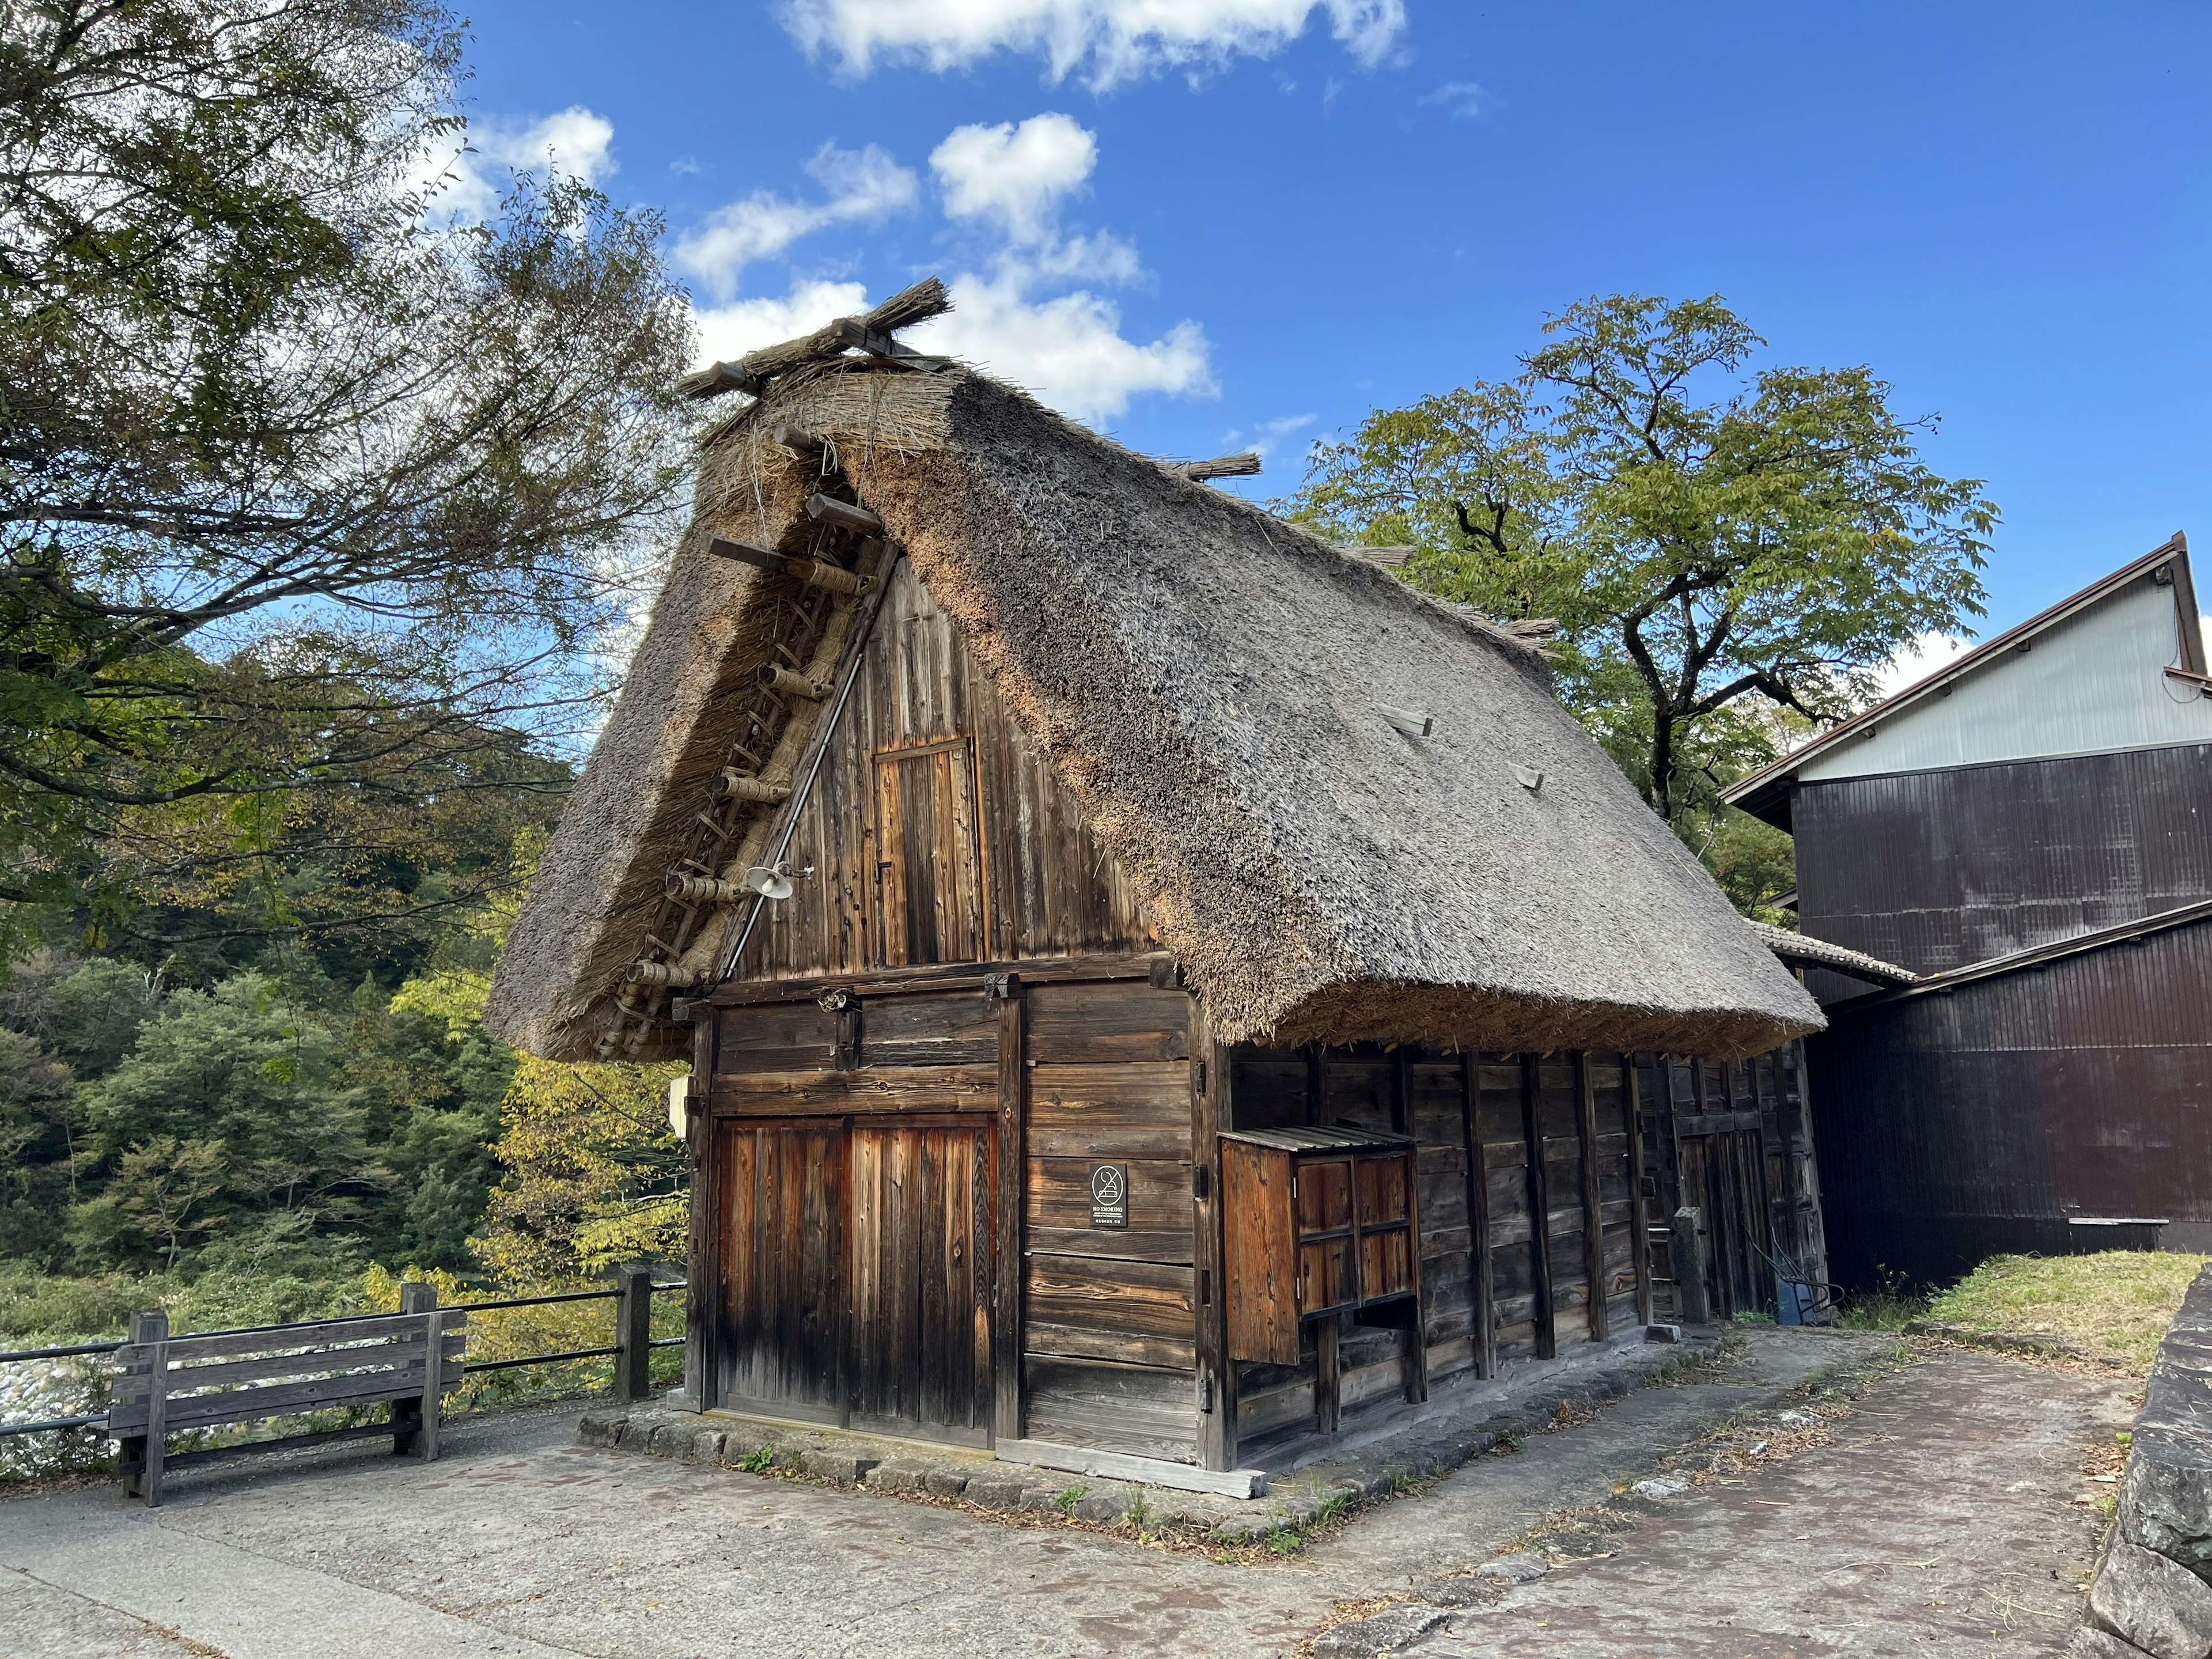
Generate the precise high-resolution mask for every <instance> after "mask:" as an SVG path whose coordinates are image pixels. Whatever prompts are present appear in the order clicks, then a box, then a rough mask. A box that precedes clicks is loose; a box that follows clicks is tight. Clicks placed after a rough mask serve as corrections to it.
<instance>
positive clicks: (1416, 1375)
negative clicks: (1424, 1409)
mask: <svg viewBox="0 0 2212 1659" xmlns="http://www.w3.org/2000/svg"><path fill="white" fill-rule="evenodd" d="M1412 1122H1413V1045H1412V1044H1410V1043H1407V1042H1401V1043H1399V1044H1397V1045H1396V1046H1395V1047H1394V1048H1392V1049H1391V1050H1390V1130H1391V1133H1393V1134H1401V1135H1402V1134H1407V1133H1410V1129H1409V1127H1408V1126H1410V1125H1411V1124H1412ZM1406 1189H1407V1194H1409V1195H1410V1198H1411V1214H1412V1216H1413V1244H1412V1249H1413V1280H1414V1285H1415V1287H1416V1288H1415V1291H1414V1293H1413V1323H1412V1324H1411V1325H1410V1326H1408V1327H1407V1330H1406V1335H1405V1340H1403V1341H1402V1342H1401V1343H1400V1344H1399V1348H1398V1369H1399V1376H1400V1380H1401V1382H1402V1383H1403V1384H1404V1387H1405V1390H1406V1399H1407V1403H1408V1404H1411V1405H1415V1406H1418V1405H1419V1404H1420V1403H1421V1402H1422V1401H1425V1400H1426V1399H1427V1398H1428V1397H1429V1331H1428V1313H1427V1310H1426V1309H1425V1307H1424V1306H1423V1305H1422V1304H1423V1302H1424V1300H1425V1297H1426V1294H1427V1292H1426V1290H1425V1280H1424V1278H1423V1275H1422V1273H1421V1241H1420V1209H1421V1204H1420V1191H1421V1160H1420V1154H1419V1152H1415V1153H1414V1154H1413V1157H1412V1158H1409V1159H1408V1160H1407V1165H1406Z"/></svg>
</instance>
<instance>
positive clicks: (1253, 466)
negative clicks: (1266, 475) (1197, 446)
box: [1167, 449, 1260, 483]
mask: <svg viewBox="0 0 2212 1659" xmlns="http://www.w3.org/2000/svg"><path fill="white" fill-rule="evenodd" d="M1167 466H1168V471H1170V472H1180V473H1181V474H1182V476H1183V477H1186V478H1188V479H1189V480H1190V481H1191V482H1192V483H1206V482H1207V481H1208V480H1209V479H1212V478H1250V477H1257V476H1258V474H1259V471H1260V453H1259V452H1258V451H1257V450H1254V449H1245V450H1240V451H1238V452H1237V453H1236V454H1234V455H1216V456H1215V457H1214V458H1213V459H1212V460H1210V461H1170V462H1169V463H1168V464H1167Z"/></svg>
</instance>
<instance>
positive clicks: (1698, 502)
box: [1289, 295, 1996, 868]
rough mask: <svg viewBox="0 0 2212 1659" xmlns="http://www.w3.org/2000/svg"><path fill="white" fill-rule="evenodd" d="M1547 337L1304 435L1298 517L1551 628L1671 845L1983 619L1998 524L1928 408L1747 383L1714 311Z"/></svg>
mask: <svg viewBox="0 0 2212 1659" xmlns="http://www.w3.org/2000/svg"><path fill="white" fill-rule="evenodd" d="M1544 332H1545V333H1546V335H1547V336H1548V337H1549V339H1548V343H1546V344H1545V345H1543V346H1542V347H1541V349H1538V350H1536V351H1534V352H1533V353H1532V354H1530V355H1529V356H1527V357H1525V358H1523V359H1522V373H1521V374H1519V375H1517V376H1516V377H1515V378H1514V379H1513V380H1510V381H1508V382H1504V383H1483V382H1479V383H1477V384H1475V385H1474V386H1468V387H1462V388H1461V389H1459V390H1457V391H1455V392H1447V393H1443V394H1441V395H1439V396H1437V397H1432V398H1425V399H1424V400H1422V401H1421V402H1420V403H1418V404H1413V405H1412V406H1411V407H1409V408H1407V409H1401V410H1378V411H1377V412H1376V414H1374V415H1373V416H1370V418H1369V419H1368V420H1367V421H1366V422H1364V423H1363V424H1362V426H1361V427H1360V428H1359V429H1358V432H1357V433H1356V434H1355V435H1354V436H1353V437H1352V440H1351V441H1349V442H1346V443H1339V444H1324V445H1319V446H1316V449H1315V453H1314V455H1313V459H1312V464H1311V466H1310V470H1309V472H1308V475H1307V478H1306V481H1305V483H1304V488H1303V489H1301V490H1300V491H1299V492H1298V494H1297V496H1296V497H1295V498H1294V499H1293V500H1292V501H1291V503H1290V504H1289V505H1290V507H1291V510H1292V511H1293V512H1294V513H1295V514H1296V515H1297V516H1298V517H1300V518H1303V519H1304V520H1306V521H1308V522H1310V523H1312V524H1315V525H1316V526H1319V527H1321V528H1322V529H1324V530H1326V531H1328V532H1330V533H1333V534H1335V535H1338V536H1340V537H1344V538H1348V539H1352V540H1359V541H1366V542H1370V543H1383V544H1392V543H1399V544H1402V543H1410V544H1413V545H1414V546H1415V547H1416V548H1417V550H1418V551H1417V552H1416V554H1415V555H1414V556H1413V557H1412V558H1411V559H1410V560H1409V561H1408V564H1407V579H1408V580H1412V581H1413V582H1415V583H1417V584H1419V585H1420V586H1424V587H1426V588H1428V589H1430V590H1431V591H1433V592H1437V593H1439V594H1442V595H1443V596H1444V597H1446V598H1449V599H1457V600H1461V601H1463V602H1466V603H1468V604H1471V605H1474V606H1476V607H1477V608H1479V609H1480V610H1481V611H1485V612H1486V613H1487V614H1489V615H1492V616H1493V617H1499V618H1502V619H1522V618H1534V617H1549V618H1552V619H1554V620H1556V621H1557V622H1558V623H1559V628H1560V635H1559V668H1560V689H1561V695H1562V696H1563V697H1564V698H1565V701H1566V702H1568V703H1569V705H1570V706H1571V708H1574V710H1575V711H1576V713H1577V714H1578V715H1580V716H1581V717H1582V719H1583V720H1584V722H1585V723H1586V724H1587V725H1589V727H1590V728H1591V730H1592V732H1593V733H1594V734H1595V736H1596V737H1597V738H1599V740H1600V741H1601V743H1603V744H1605V746H1606V747H1607V750H1608V751H1609V752H1611V753H1612V754H1613V757H1614V758H1615V759H1616V760H1618V761H1619V762H1620V763H1621V765H1622V767H1623V768H1624V769H1625V770H1626V771H1627V773H1628V774H1629V775H1630V776H1631V777H1632V779H1633V780H1634V781H1635V782H1636V783H1637V785H1638V787H1639V788H1640V789H1641V790H1642V791H1643V793H1644V799H1646V800H1647V801H1648V802H1649V803H1650V805H1651V806H1652V808H1653V809H1654V810H1655V811H1657V812H1659V813H1660V814H1661V815H1662V817H1666V818H1667V819H1668V821H1669V822H1670V823H1674V824H1675V825H1676V827H1677V828H1678V829H1686V828H1689V827H1690V821H1691V820H1692V819H1695V818H1699V817H1710V816H1711V812H1712V809H1713V799H1714V793H1715V788H1716V786H1717V784H1720V783H1723V782H1726V781H1731V780H1732V779H1733V778H1735V777H1736V776H1739V775H1741V774H1742V773H1743V772H1744V771H1745V770H1747V769H1749V768H1750V767H1752V766H1754V765H1757V764H1759V763H1762V762H1764V761H1765V760H1766V759H1768V758H1771V757H1772V756H1773V755H1774V754H1775V753H1776V752H1778V744H1779V743H1780V742H1781V740H1782V738H1783V737H1784V733H1785V732H1787V731H1788V730H1789V729H1790V726H1791V722H1793V721H1795V722H1798V723H1800V726H1801V727H1802V724H1803V723H1813V724H1826V723H1828V722H1831V721H1833V720H1838V719H1839V718H1841V717H1843V716H1844V715H1845V714H1849V713H1850V711H1851V710H1852V708H1855V707H1856V706H1858V705H1859V704H1861V703H1862V702H1863V701H1864V700H1865V699H1866V698H1867V697H1868V696H1870V695H1871V692H1872V690H1873V685H1874V681H1873V676H1872V671H1873V670H1874V669H1875V667H1877V666H1878V665H1881V663H1883V662H1885V661H1886V660H1887V659H1888V658H1889V657H1890V656H1891V655H1892V654H1893V653H1894V652H1895V651H1896V650H1897V649H1898V648H1899V647H1900V646H1902V645H1904V644H1905V642H1906V641H1909V640H1911V639H1912V638H1913V637H1914V636H1915V635H1919V634H1921V633H1923V632H1926V631H1929V630H1935V631H1940V632H1943V633H1956V632H1960V631H1962V630H1963V629H1964V628H1965V625H1966V619H1967V618H1969V617H1978V616H1979V615H1981V614H1982V599H1983V590H1982V585H1981V580H1980V576H1979V574H1978V573H1979V571H1980V569H1981V568H1982V565H1983V562H1984V554H1985V553H1986V551H1987V537H1988V536H1989V534H1990V531H1991V530H1992V529H1993V527H1994V526H1995V525H1996V507H1994V506H1993V505H1992V504H1991V503H1990V501H1988V499H1987V498H1986V497H1985V496H1984V495H1983V494H1982V487H1981V483H1980V482H1979V481H1978V480H1975V479H1951V478H1946V477H1942V476H1940V475H1938V474H1937V473H1936V471H1933V470H1932V469H1931V468H1930V467H1929V466H1928V465H1926V463H1925V462H1924V461H1923V459H1921V456H1920V451H1919V444H1920V441H1921V440H1922V439H1923V437H1924V436H1925V435H1927V434H1928V433H1929V431H1930V430H1931V429H1932V428H1933V426H1934V422H1933V420H1932V418H1930V419H1922V420H1915V419H1906V418H1904V417H1901V416H1899V415H1897V414H1896V413H1895V412H1893V410H1892V409H1891V406H1890V404H1891V397H1892V389H1891V387H1890V386H1889V385H1888V384H1887V382H1885V381H1883V380H1880V379H1878V378H1876V377H1875V374H1874V373H1873V372H1872V371H1871V370H1870V369H1868V368H1841V369H1812V368H1790V367H1764V368H1757V369H1756V370H1753V369H1752V368H1750V367H1749V364H1750V361H1751V359H1752V357H1753V355H1754V353H1755V352H1756V351H1757V349H1759V347H1760V346H1762V345H1764V344H1765V342H1764V341H1763V340H1761V339H1760V338H1759V337H1758V336H1757V335H1756V334H1754V333H1753V331H1751V329H1750V327H1749V326H1748V325H1746V324H1745V323H1744V322H1743V321H1742V320H1741V319H1739V318H1738V317H1736V316H1735V314H1734V313H1732V312H1730V311H1729V309H1728V308H1727V307H1725V306H1724V305H1723V303H1722V302H1721V301H1720V300H1719V299H1717V298H1713V299H1707V300H1692V301H1666V300H1661V299H1654V298H1648V297H1645V296H1643V295H1613V296H1611V297H1609V298H1600V299H1591V300H1586V301H1582V302H1581V303H1579V304H1577V305H1574V306H1571V307H1568V308H1567V310H1566V311H1565V312H1564V313H1560V314H1559V316H1557V317H1554V318H1553V319H1551V320H1550V321H1548V322H1547V324H1546V325H1545V328H1544ZM1755 861H1756V860H1747V861H1746V866H1745V867H1746V868H1748V867H1749V865H1750V863H1752V862H1755Z"/></svg>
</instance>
